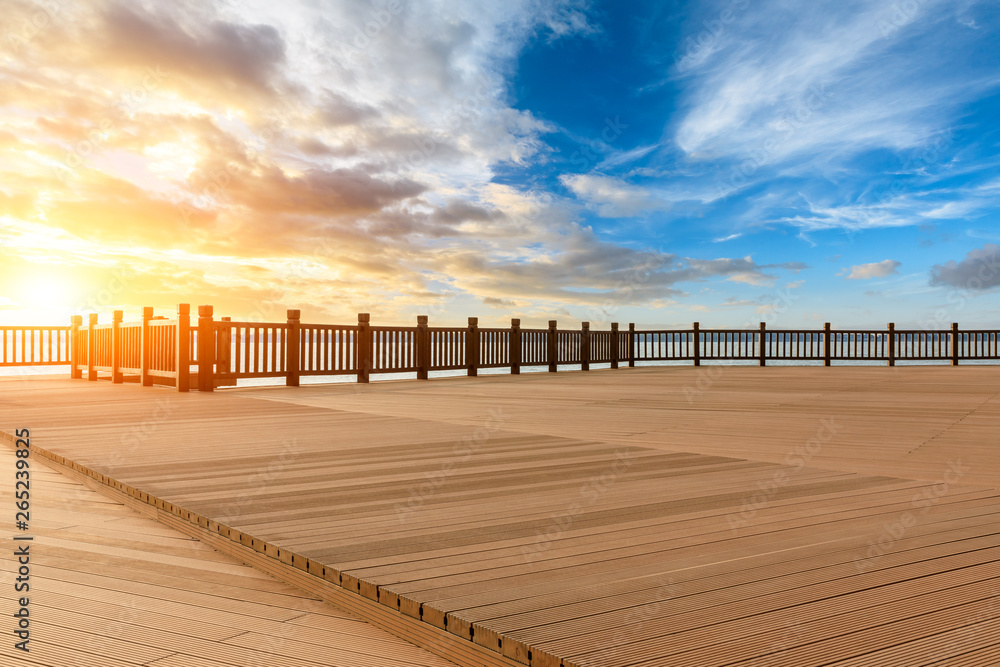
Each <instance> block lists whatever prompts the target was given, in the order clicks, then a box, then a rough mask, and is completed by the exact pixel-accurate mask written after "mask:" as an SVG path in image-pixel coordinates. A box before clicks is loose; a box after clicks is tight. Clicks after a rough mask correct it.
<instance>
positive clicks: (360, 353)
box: [354, 313, 372, 382]
mask: <svg viewBox="0 0 1000 667" xmlns="http://www.w3.org/2000/svg"><path fill="white" fill-rule="evenodd" d="M354 353H355V354H356V355H357V359H358V382H368V381H369V379H370V376H371V370H372V327H371V315H370V314H369V313H358V335H357V337H356V338H355V339H354Z"/></svg>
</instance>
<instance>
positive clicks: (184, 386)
mask: <svg viewBox="0 0 1000 667" xmlns="http://www.w3.org/2000/svg"><path fill="white" fill-rule="evenodd" d="M174 342H175V343H176V345H177V351H176V354H175V357H176V360H177V362H176V366H177V391H187V390H188V389H190V388H191V357H190V355H189V354H188V351H189V349H190V345H191V304H188V303H181V304H178V305H177V340H176V341H174Z"/></svg>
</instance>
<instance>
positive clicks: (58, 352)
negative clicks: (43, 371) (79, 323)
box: [0, 327, 72, 366]
mask: <svg viewBox="0 0 1000 667" xmlns="http://www.w3.org/2000/svg"><path fill="white" fill-rule="evenodd" d="M70 329H71V328H70V327H0V366H58V365H65V364H68V363H69V359H70V354H71V348H70V345H71V342H70V341H71V340H72V336H71V335H70Z"/></svg>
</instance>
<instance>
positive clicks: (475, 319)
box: [469, 317, 479, 327]
mask: <svg viewBox="0 0 1000 667" xmlns="http://www.w3.org/2000/svg"><path fill="white" fill-rule="evenodd" d="M478 324H479V318H478V317H470V318H469V326H470V327H474V326H476V325H478Z"/></svg>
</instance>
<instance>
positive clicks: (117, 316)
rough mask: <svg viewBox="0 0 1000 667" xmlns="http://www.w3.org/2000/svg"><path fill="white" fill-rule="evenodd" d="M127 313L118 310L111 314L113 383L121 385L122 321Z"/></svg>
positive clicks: (122, 379)
mask: <svg viewBox="0 0 1000 667" xmlns="http://www.w3.org/2000/svg"><path fill="white" fill-rule="evenodd" d="M124 317H125V313H123V312H122V311H120V310H116V311H114V312H112V314H111V382H112V383H114V384H121V383H122V382H124V381H125V378H124V377H123V376H122V319H124Z"/></svg>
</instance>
